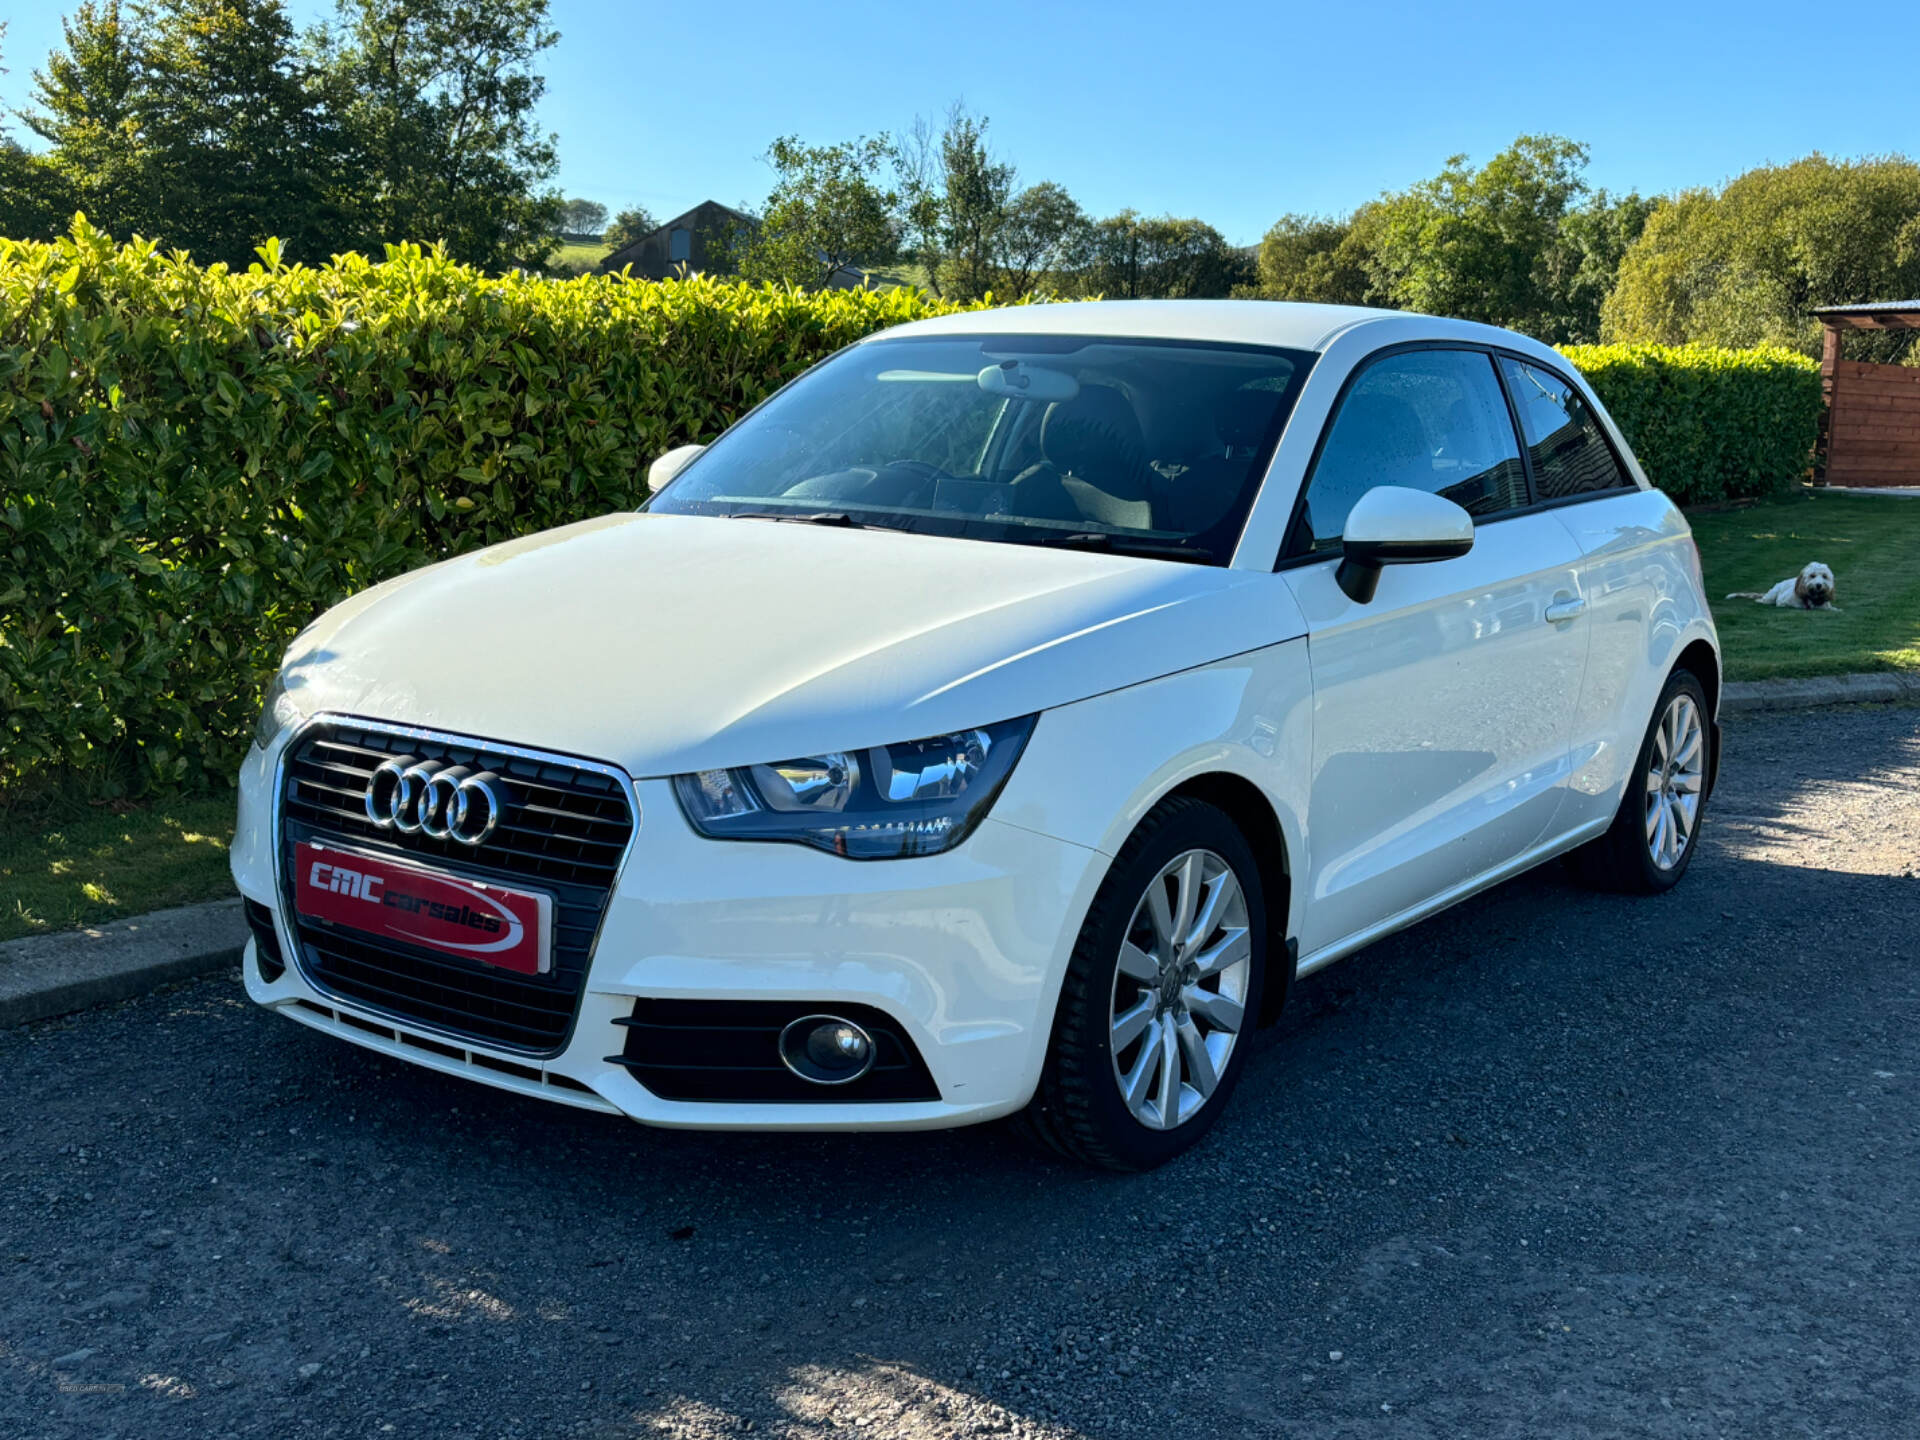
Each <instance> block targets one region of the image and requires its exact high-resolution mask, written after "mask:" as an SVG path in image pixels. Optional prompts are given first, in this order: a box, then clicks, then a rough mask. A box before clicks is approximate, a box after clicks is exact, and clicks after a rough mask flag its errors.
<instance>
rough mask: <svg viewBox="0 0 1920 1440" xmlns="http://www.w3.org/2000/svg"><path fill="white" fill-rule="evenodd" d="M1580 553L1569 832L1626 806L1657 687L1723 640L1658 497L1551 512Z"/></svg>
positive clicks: (1679, 533) (1669, 505)
mask: <svg viewBox="0 0 1920 1440" xmlns="http://www.w3.org/2000/svg"><path fill="white" fill-rule="evenodd" d="M1550 513H1551V514H1552V515H1553V516H1554V517H1555V518H1556V519H1557V520H1558V521H1559V522H1560V523H1561V524H1562V525H1564V526H1565V527H1566V529H1567V531H1568V533H1569V534H1570V535H1572V537H1573V539H1574V543H1575V544H1576V545H1578V546H1579V548H1580V552H1581V560H1580V581H1581V590H1582V592H1583V593H1584V594H1585V595H1586V597H1587V613H1588V615H1589V616H1590V617H1591V620H1592V638H1591V640H1590V642H1589V650H1588V661H1587V677H1586V681H1585V683H1584V684H1583V685H1582V687H1581V691H1580V698H1579V701H1578V703H1577V704H1576V705H1575V707H1574V719H1573V752H1572V765H1573V770H1572V776H1571V780H1570V783H1569V789H1568V795H1567V803H1566V807H1565V808H1564V809H1563V810H1562V812H1561V820H1560V825H1561V828H1563V829H1566V830H1575V829H1578V828H1579V827H1580V826H1581V825H1583V824H1586V823H1588V822H1591V821H1595V820H1598V819H1600V818H1602V817H1606V816H1611V815H1612V814H1613V812H1614V811H1615V810H1616V809H1618V808H1619V805H1620V796H1621V794H1622V791H1623V788H1624V787H1625V785H1626V782H1627V775H1628V772H1629V770H1630V769H1631V767H1632V764H1633V761H1634V759H1635V757H1636V756H1637V755H1638V753H1639V747H1640V742H1641V740H1642V738H1643V737H1644V736H1645V734H1646V728H1647V722H1648V721H1649V720H1650V719H1651V718H1652V715H1653V706H1654V702H1655V701H1656V700H1657V699H1658V698H1659V694H1660V687H1661V686H1662V685H1664V684H1665V683H1666V679H1667V675H1668V673H1669V672H1670V671H1671V670H1672V669H1673V665H1674V662H1675V661H1676V660H1677V659H1678V658H1679V655H1680V652H1681V651H1682V650H1684V649H1685V648H1686V647H1687V646H1688V645H1690V644H1692V643H1693V642H1694V641H1695V640H1697V639H1705V640H1708V641H1709V642H1711V643H1712V644H1713V645H1714V648H1715V651H1716V653H1717V652H1718V649H1719V640H1718V637H1717V636H1716V635H1715V633H1714V629H1713V616H1712V613H1711V612H1710V611H1709V609H1708V608H1707V603H1706V597H1705V596H1704V595H1703V594H1702V593H1701V591H1700V585H1699V581H1698V576H1697V572H1696V571H1695V569H1694V558H1693V549H1692V546H1693V541H1692V535H1691V532H1690V531H1689V530H1688V528H1687V522H1686V519H1685V517H1684V516H1682V515H1681V513H1680V511H1679V510H1678V509H1677V508H1676V507H1675V506H1674V504H1673V502H1672V501H1671V500H1669V499H1667V497H1666V496H1665V495H1663V494H1661V493H1660V492H1659V491H1657V490H1632V491H1623V492H1621V493H1620V494H1617V495H1608V496H1604V497H1601V498H1599V499H1595V500H1587V501H1583V502H1582V503H1580V504H1578V505H1565V506H1561V507H1560V508H1558V509H1556V510H1553V511H1552V512H1550Z"/></svg>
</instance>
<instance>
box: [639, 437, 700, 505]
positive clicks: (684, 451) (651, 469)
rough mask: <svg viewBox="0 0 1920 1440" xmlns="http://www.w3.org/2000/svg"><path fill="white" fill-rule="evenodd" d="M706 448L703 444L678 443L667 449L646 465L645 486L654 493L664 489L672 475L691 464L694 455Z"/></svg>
mask: <svg viewBox="0 0 1920 1440" xmlns="http://www.w3.org/2000/svg"><path fill="white" fill-rule="evenodd" d="M706 448H707V447H706V446H704V445H679V446H676V447H674V448H673V449H671V450H669V451H667V453H666V454H664V455H662V456H661V457H660V458H659V459H658V460H656V461H654V462H653V464H651V465H649V466H648V467H647V488H648V489H649V490H652V491H653V492H654V493H655V494H658V493H659V492H660V491H662V490H664V489H666V488H667V486H668V485H669V484H670V483H671V482H672V480H673V477H674V476H676V475H678V474H679V473H680V472H681V471H682V470H684V469H686V468H687V466H689V465H690V464H692V463H693V460H694V457H695V456H697V455H698V454H699V453H700V452H701V451H702V450H705V449H706Z"/></svg>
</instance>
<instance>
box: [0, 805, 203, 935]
mask: <svg viewBox="0 0 1920 1440" xmlns="http://www.w3.org/2000/svg"><path fill="white" fill-rule="evenodd" d="M233 813H234V797H233V795H232V794H231V793H229V794H226V795H213V796H197V797H195V798H193V799H190V800H173V801H161V802H159V803H156V804H153V805H148V806H141V807H139V808H134V809H128V810H127V811H125V812H124V813H122V814H115V813H114V812H113V811H112V810H110V809H107V808H105V807H100V808H95V807H93V806H75V807H73V808H72V809H70V810H63V811H60V812H57V813H55V814H52V815H50V816H45V817H42V818H40V819H36V820H25V819H12V818H9V819H4V820H0V896H4V897H5V899H4V901H0V940H16V939H18V938H19V937H21V936H22V935H38V934H41V933H43V932H45V931H48V930H66V929H70V928H72V927H73V926H76V925H95V924H98V923H100V922H101V921H103V920H114V919H118V918H120V917H122V916H129V915H141V914H144V913H145V912H147V911H149V910H160V909H164V908H165V907H166V906H169V905H187V904H191V903H192V902H193V901H196V900H212V899H215V898H217V897H219V896H223V895H231V894H232V893H233V879H232V877H231V876H229V875H228V874H227V846H228V845H230V844H231V843H232V841H233Z"/></svg>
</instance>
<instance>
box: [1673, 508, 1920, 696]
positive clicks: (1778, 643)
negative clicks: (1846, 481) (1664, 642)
mask: <svg viewBox="0 0 1920 1440" xmlns="http://www.w3.org/2000/svg"><path fill="white" fill-rule="evenodd" d="M1687 518H1688V520H1689V522H1690V523H1691V524H1692V525H1693V534H1694V539H1695V540H1696V541H1698V542H1699V545H1700V562H1701V565H1702V567H1703V568H1704V569H1705V571H1706V576H1707V594H1708V596H1709V597H1710V598H1711V599H1712V601H1713V618H1714V620H1715V621H1716V622H1717V623H1718V625H1719V627H1720V643H1721V646H1722V647H1723V649H1724V650H1725V653H1726V667H1727V678H1728V679H1729V680H1771V679H1775V678H1790V677H1798V676H1805V675H1845V674H1849V673H1851V672H1854V671H1861V670H1920V499H1901V498H1897V497H1893V496H1880V495H1824V494H1821V493H1819V492H1818V491H1806V492H1803V493H1802V494H1799V495H1795V496H1793V497H1791V498H1790V499H1784V500H1773V501H1769V502H1767V503H1765V504H1762V505H1754V506H1751V507H1749V508H1748V509H1745V510H1727V511H1721V512H1718V513H1714V514H1700V515H1690V516H1688V517H1687ZM1809 560H1819V561H1822V562H1824V563H1825V564H1827V565H1830V566H1832V567H1833V577H1834V585H1835V595H1834V602H1835V604H1836V605H1837V606H1838V608H1839V613H1838V614H1824V613H1809V612H1807V611H1804V610H1780V609H1776V608H1773V607H1771V606H1762V605H1756V604H1754V603H1753V602H1752V601H1751V600H1723V599H1721V598H1720V597H1721V596H1723V595H1725V594H1727V593H1728V592H1729V591H1733V590H1766V589H1768V588H1770V587H1771V586H1772V585H1773V584H1774V582H1775V581H1778V580H1784V579H1786V578H1787V577H1788V576H1790V575H1794V574H1797V573H1798V572H1799V570H1800V567H1801V566H1802V565H1805V564H1806V563H1807V562H1808V561H1809Z"/></svg>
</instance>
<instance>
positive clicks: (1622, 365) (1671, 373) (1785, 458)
mask: <svg viewBox="0 0 1920 1440" xmlns="http://www.w3.org/2000/svg"><path fill="white" fill-rule="evenodd" d="M1561 353H1563V354H1564V355H1565V356H1566V357H1567V358H1568V359H1569V360H1571V361H1572V362H1573V363H1574V364H1575V365H1576V366H1578V367H1579V369H1580V373H1581V374H1582V375H1584V376H1586V377H1587V379H1588V381H1590V382H1591V383H1592V385H1593V388H1594V391H1595V393H1596V394H1598V395H1599V397H1600V402H1601V403H1602V404H1603V405H1605V406H1606V407H1607V410H1608V411H1609V412H1610V413H1611V414H1612V416H1613V418H1614V420H1615V422H1616V423H1617V424H1618V425H1619V426H1620V429H1621V431H1622V433H1624V434H1625V435H1626V437H1627V443H1628V444H1630V445H1631V446H1633V453H1634V454H1635V455H1637V456H1638V457H1639V459H1640V465H1641V468H1642V469H1644V470H1645V471H1646V472H1647V478H1648V479H1649V480H1651V481H1652V482H1653V483H1654V484H1655V485H1657V486H1659V487H1660V488H1661V489H1662V490H1664V491H1666V492H1667V494H1668V495H1670V496H1672V497H1673V498H1674V500H1676V501H1678V502H1679V503H1680V504H1682V505H1698V504H1701V503H1703V502H1706V501H1710V500H1729V499H1739V498H1741V497H1744V496H1750V495H1768V494H1773V493H1776V492H1778V491H1780V490H1783V489H1785V488H1786V487H1787V486H1789V485H1791V484H1792V483H1793V482H1795V481H1796V480H1798V479H1800V477H1801V476H1803V475H1805V474H1806V473H1807V470H1808V467H1809V466H1810V465H1811V464H1812V463H1813V444H1814V439H1815V437H1816V436H1817V435H1818V433H1819V427H1820V407H1821V404H1822V401H1821V396H1820V367H1819V366H1818V365H1817V364H1815V363H1814V362H1813V361H1812V360H1809V359H1808V358H1807V357H1806V356H1805V355H1802V354H1800V353H1799V352H1798V351H1796V350H1787V349H1783V348H1781V347H1779V346H1761V347H1760V348H1759V349H1756V350H1722V349H1717V348H1715V347H1713V346H1710V345H1568V346H1565V347H1563V349H1562V352H1561Z"/></svg>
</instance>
